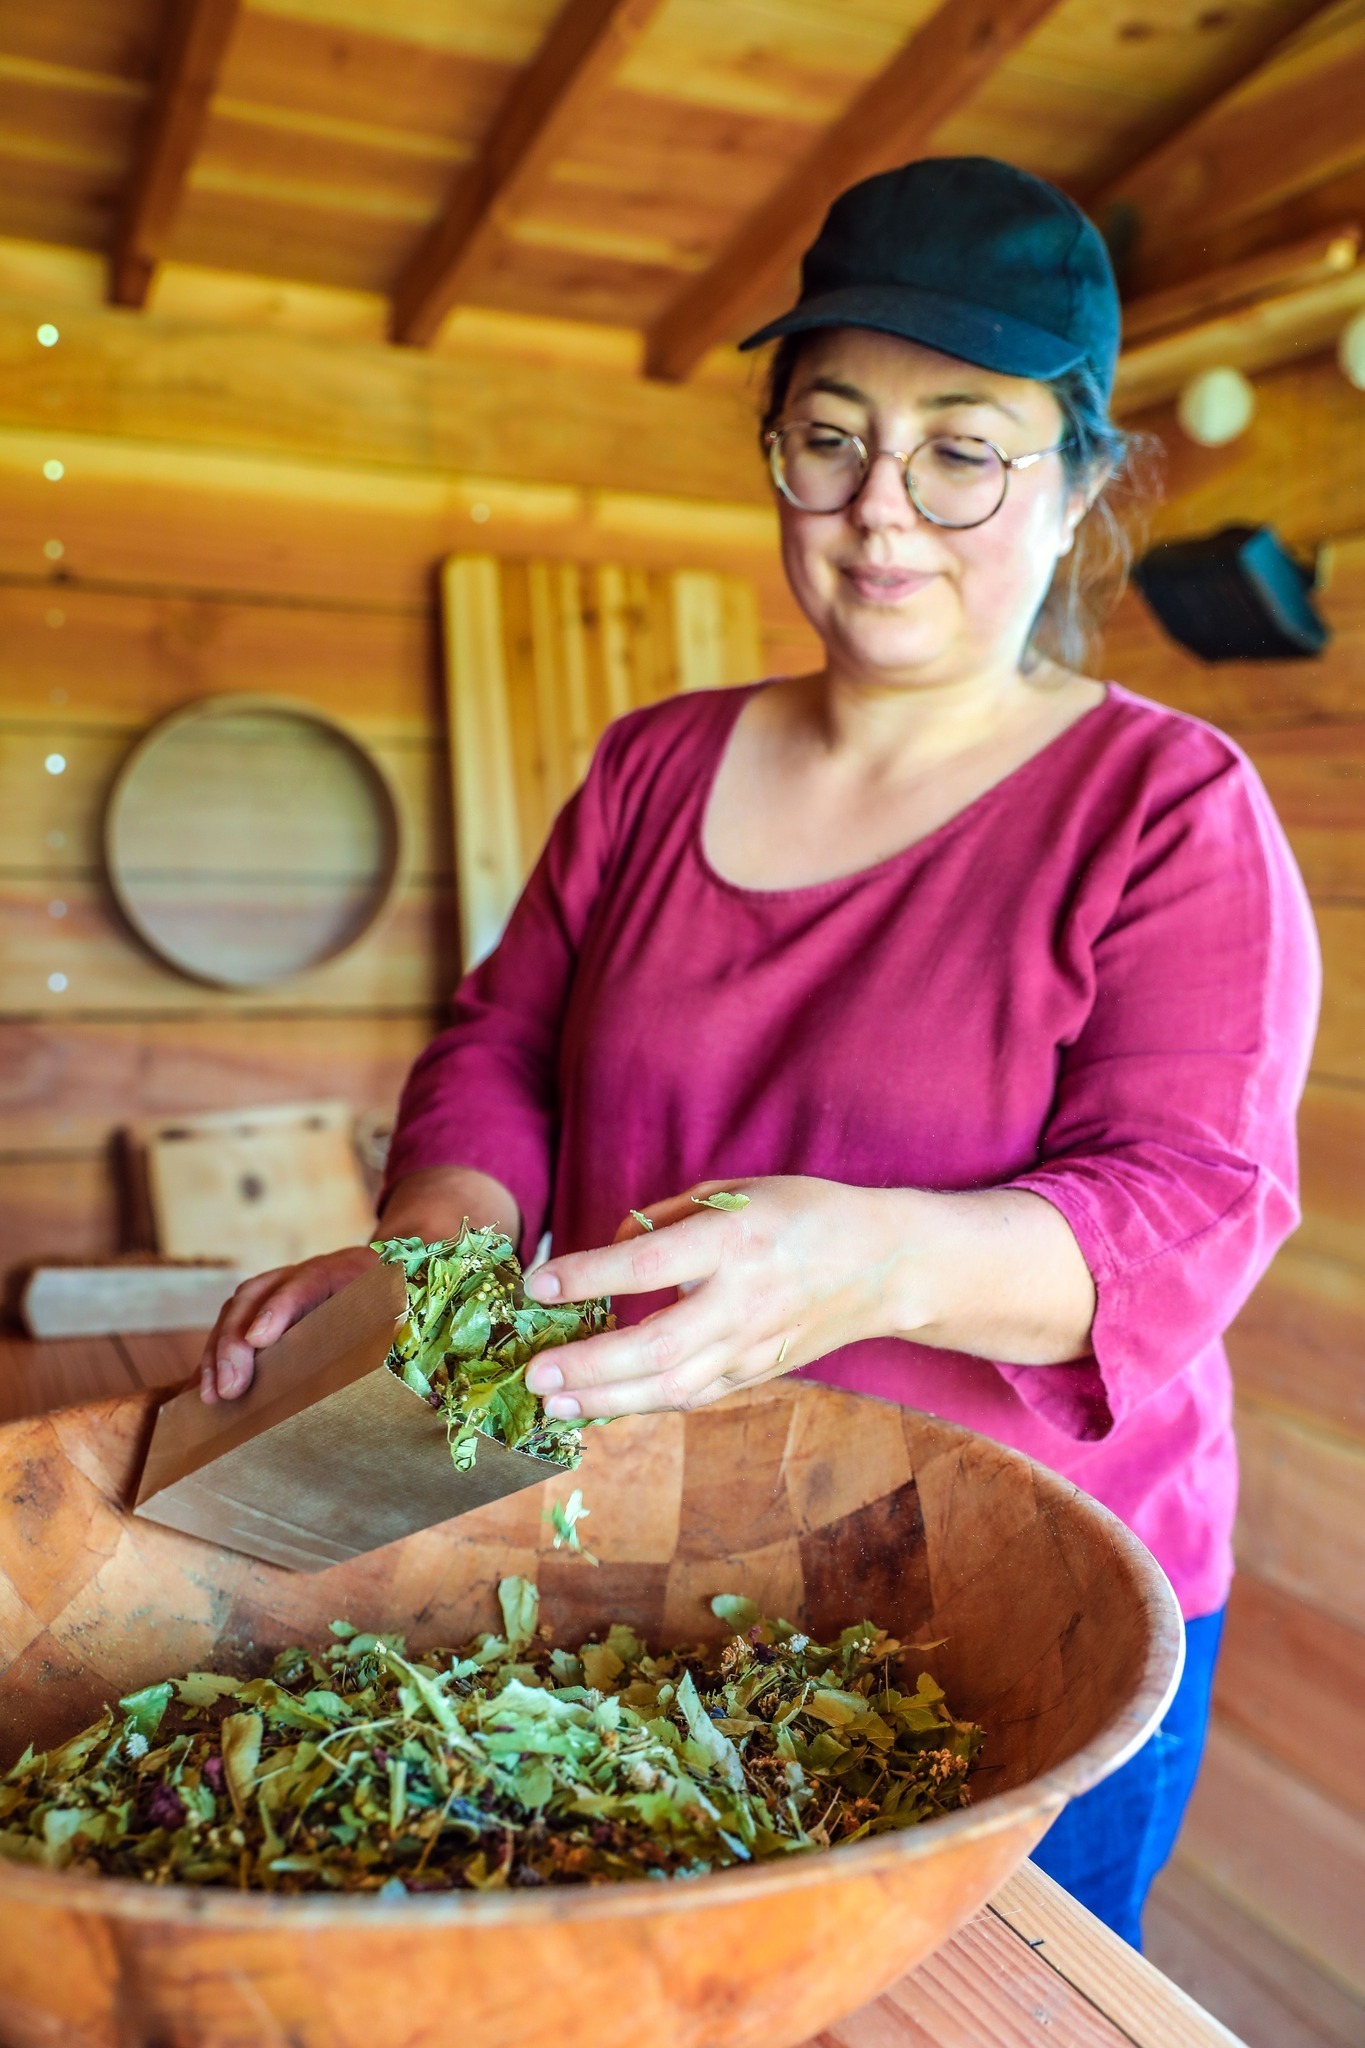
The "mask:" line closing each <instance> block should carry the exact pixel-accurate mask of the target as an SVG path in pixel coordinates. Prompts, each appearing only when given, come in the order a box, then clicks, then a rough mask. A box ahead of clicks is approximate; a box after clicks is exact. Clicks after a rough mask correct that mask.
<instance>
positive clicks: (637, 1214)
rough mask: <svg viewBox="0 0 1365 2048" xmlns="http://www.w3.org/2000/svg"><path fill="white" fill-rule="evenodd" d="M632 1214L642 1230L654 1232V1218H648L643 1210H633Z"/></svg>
mask: <svg viewBox="0 0 1365 2048" xmlns="http://www.w3.org/2000/svg"><path fill="white" fill-rule="evenodd" d="M630 1213H631V1215H632V1216H633V1217H634V1218H635V1221H636V1222H637V1223H638V1224H639V1226H640V1228H641V1230H652V1229H653V1228H654V1223H653V1220H652V1218H650V1217H648V1216H646V1214H645V1212H644V1210H643V1209H632V1210H631V1212H630Z"/></svg>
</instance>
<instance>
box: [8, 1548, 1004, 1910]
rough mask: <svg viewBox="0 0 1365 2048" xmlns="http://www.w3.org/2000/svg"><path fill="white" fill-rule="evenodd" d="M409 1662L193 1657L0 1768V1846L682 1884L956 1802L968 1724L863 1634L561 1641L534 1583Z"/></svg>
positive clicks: (370, 1874) (752, 1615)
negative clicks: (699, 1644) (499, 1619)
mask: <svg viewBox="0 0 1365 2048" xmlns="http://www.w3.org/2000/svg"><path fill="white" fill-rule="evenodd" d="M499 1596H500V1601H501V1606H502V1616H503V1632H502V1634H500V1635H493V1634H486V1635H481V1636H479V1637H477V1638H476V1639H475V1640H474V1641H473V1642H472V1643H469V1644H467V1645H466V1646H465V1647H464V1648H463V1649H462V1650H459V1651H434V1650H431V1651H424V1652H422V1653H420V1654H416V1653H414V1655H413V1656H411V1657H409V1656H408V1654H407V1652H406V1648H405V1645H404V1642H403V1638H402V1637H401V1636H395V1635H371V1634H363V1633H359V1632H358V1631H356V1630H355V1629H354V1628H352V1627H351V1626H350V1624H349V1623H347V1622H342V1621H337V1622H333V1624H332V1635H333V1637H334V1638H335V1640H334V1642H333V1643H332V1644H331V1645H330V1646H329V1647H327V1648H324V1649H315V1650H305V1649H288V1650H284V1651H282V1652H281V1654H280V1655H279V1656H278V1657H277V1658H276V1660H275V1663H274V1665H273V1667H272V1669H271V1671H270V1674H269V1676H268V1677H265V1678H247V1679H235V1678H229V1677H225V1676H221V1675H219V1674H217V1673H212V1672H191V1673H190V1674H189V1675H188V1676H187V1677H185V1678H180V1679H175V1680H172V1681H169V1682H167V1683H166V1684H163V1685H157V1686H148V1687H145V1688H144V1689H143V1690H142V1691H141V1692H138V1693H133V1694H130V1695H129V1696H128V1698H126V1699H124V1700H121V1701H120V1702H119V1705H118V1709H117V1710H115V1709H114V1708H112V1707H106V1709H105V1711H104V1713H103V1715H102V1716H101V1718H100V1719H99V1720H98V1721H97V1722H95V1723H94V1725H93V1726H92V1727H90V1728H87V1729H85V1730H84V1731H83V1732H82V1733H81V1734H79V1735H75V1736H73V1737H72V1738H71V1739H70V1741H68V1742H65V1743H63V1744H61V1745H60V1747H58V1748H56V1749H52V1750H49V1751H47V1752H46V1754H44V1755H35V1754H34V1753H33V1751H32V1749H29V1750H28V1751H26V1752H25V1754H24V1755H23V1756H22V1757H21V1758H20V1760H19V1762H18V1763H17V1764H16V1765H15V1766H14V1768H13V1769H12V1770H11V1771H10V1772H9V1774H8V1776H7V1777H6V1778H4V1779H3V1780H0V1854H2V1855H4V1856H6V1857H9V1858H11V1859H14V1860H16V1861H20V1862H31V1863H37V1864H43V1865H47V1866H48V1867H50V1868H56V1869H73V1870H79V1871H83V1872H89V1873H92V1874H93V1873H103V1874H106V1875H110V1876H118V1877H131V1878H141V1879H142V1880H144V1881H145V1882H147V1883H149V1884H170V1883H184V1884H196V1885H227V1886H234V1887H237V1888H239V1889H242V1890H252V1889H265V1890H269V1891H277V1892H303V1891H318V1890H333V1891H347V1892H360V1891H370V1892H377V1893H379V1894H380V1895H381V1896H385V1897H388V1896H394V1897H399V1896H402V1895H403V1894H404V1893H407V1892H421V1891H449V1890H457V1889H473V1890H477V1891H486V1890H492V1889H497V1888H500V1887H503V1886H509V1885H510V1886H526V1885H542V1884H602V1883H609V1882H614V1881H616V1880H619V1879H624V1878H636V1877H656V1878H658V1877H681V1876H697V1875H700V1874H702V1873H703V1872H706V1871H709V1870H716V1869H721V1868H724V1867H725V1866H727V1865H730V1864H735V1863H745V1862H748V1861H750V1860H751V1859H756V1858H763V1857H771V1856H780V1855H785V1854H789V1853H791V1852H794V1851H800V1850H807V1849H817V1848H828V1847H830V1846H832V1845H835V1844H838V1843H843V1842H852V1841H857V1840H859V1839H860V1838H862V1837H864V1836H867V1835H875V1834H881V1833H884V1832H886V1831H887V1830H890V1829H894V1828H903V1827H908V1826H910V1825H912V1824H913V1823H915V1822H917V1821H921V1820H928V1819H931V1818H932V1817H933V1816H934V1815H936V1814H941V1813H947V1812H950V1811H952V1810H953V1809H954V1808H956V1807H959V1806H961V1805H962V1804H963V1803H964V1802H965V1800H966V1798H967V1790H966V1784H965V1779H966V1775H967V1769H968V1765H969V1764H970V1762H971V1759H972V1758H973V1757H974V1756H975V1754H976V1751H977V1749H978V1747H979V1745H980V1741H981V1731H980V1729H979V1728H976V1727H974V1726H973V1725H972V1724H970V1723H968V1722H962V1721H957V1720H954V1718H953V1716H952V1715H951V1714H950V1712H949V1711H948V1709H947V1707H946V1705H945V1703H944V1698H943V1693H942V1691H941V1690H940V1688H939V1687H938V1686H937V1685H936V1684H935V1683H934V1681H933V1680H932V1679H931V1678H929V1677H927V1676H924V1675H921V1677H920V1678H919V1681H918V1684H917V1685H916V1687H915V1689H914V1690H913V1691H910V1692H906V1691H903V1690H902V1689H901V1684H902V1681H901V1679H900V1677H899V1671H900V1662H901V1658H902V1654H903V1653H902V1649H901V1645H900V1644H899V1643H897V1642H895V1641H893V1640H892V1639H891V1638H890V1637H889V1636H887V1635H885V1634H884V1633H883V1632H882V1631H881V1630H880V1629H878V1628H877V1627H876V1626H875V1624H874V1623H872V1622H860V1623H858V1624H857V1625H856V1626H855V1627H853V1628H847V1629H845V1630H844V1632H843V1634H842V1635H841V1636H840V1637H839V1640H838V1641H837V1642H836V1643H828V1644H821V1643H814V1642H812V1641H811V1640H810V1638H809V1637H808V1636H806V1635H803V1634H801V1633H799V1632H798V1631H797V1630H795V1629H793V1628H792V1627H791V1626H790V1624H788V1623H787V1622H784V1621H769V1620H764V1619H763V1618H762V1617H761V1616H760V1615H759V1613H758V1611H757V1609H756V1608H755V1607H754V1605H753V1603H752V1602H751V1601H749V1600H746V1599H744V1598H742V1597H740V1596H739V1595H735V1594H723V1595H720V1596H718V1597H717V1598H716V1599H715V1600H714V1601H713V1602H712V1603H711V1604H712V1607H713V1608H714V1609H715V1611H716V1613H717V1614H718V1615H719V1616H720V1618H721V1619H722V1620H723V1621H725V1622H726V1623H727V1624H728V1625H729V1626H730V1628H731V1629H732V1630H733V1631H734V1633H733V1634H732V1635H731V1636H730V1638H729V1640H728V1641H727V1642H725V1643H724V1644H722V1645H721V1646H720V1647H719V1648H716V1647H711V1648H708V1649H706V1650H696V1651H690V1652H688V1651H678V1650H669V1651H661V1652H658V1653H657V1654H655V1653H651V1652H650V1651H649V1650H648V1649H647V1648H646V1646H645V1644H644V1643H642V1642H641V1640H640V1638H639V1637H638V1636H637V1635H636V1634H635V1633H634V1631H633V1630H632V1629H630V1628H626V1627H624V1626H621V1625H619V1624H618V1625H617V1626H615V1627H613V1628H611V1629H609V1630H608V1631H607V1633H606V1635H605V1636H604V1637H602V1638H601V1639H600V1640H598V1641H594V1642H590V1643H585V1644H584V1645H583V1647H582V1648H581V1649H580V1650H578V1651H576V1652H571V1651H568V1650H564V1649H560V1648H557V1647H555V1646H554V1645H553V1644H552V1643H551V1641H550V1632H549V1630H548V1629H544V1628H541V1627H539V1625H538V1622H539V1612H538V1599H537V1593H536V1589H535V1587H534V1586H533V1585H531V1584H530V1583H529V1582H528V1581H527V1580H525V1579H517V1578H509V1579H504V1580H503V1582H502V1585H501V1587H500V1588H499Z"/></svg>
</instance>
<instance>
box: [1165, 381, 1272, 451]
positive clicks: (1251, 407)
mask: <svg viewBox="0 0 1365 2048" xmlns="http://www.w3.org/2000/svg"><path fill="white" fill-rule="evenodd" d="M1255 411H1256V392H1255V390H1254V388H1253V386H1252V385H1251V384H1250V383H1249V382H1248V381H1247V379H1246V378H1245V377H1244V376H1243V375H1242V373H1241V371H1240V370H1234V369H1231V368H1229V367H1227V366H1221V367H1219V368H1217V369H1213V370H1201V371H1200V372H1199V375H1198V376H1197V377H1191V379H1190V381H1189V383H1188V384H1187V385H1186V386H1185V388H1184V390H1183V391H1182V392H1181V394H1180V397H1179V398H1178V400H1177V401H1176V408H1175V414H1176V418H1177V419H1178V420H1179V422H1180V425H1181V427H1182V429H1183V431H1184V432H1185V433H1186V434H1188V436H1189V438H1190V439H1191V441H1196V442H1198V444H1199V446H1200V447H1201V448H1222V447H1224V446H1225V445H1226V443H1227V442H1229V441H1235V440H1236V439H1237V436H1238V435H1239V434H1243V433H1245V432H1246V430H1247V428H1248V427H1249V426H1250V424H1251V420H1252V416H1253V414H1254V413H1255Z"/></svg>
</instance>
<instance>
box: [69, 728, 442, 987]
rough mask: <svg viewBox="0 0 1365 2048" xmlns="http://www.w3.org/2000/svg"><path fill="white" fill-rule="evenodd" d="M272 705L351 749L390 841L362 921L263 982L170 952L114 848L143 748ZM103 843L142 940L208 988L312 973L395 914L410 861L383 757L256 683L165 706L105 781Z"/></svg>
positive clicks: (275, 983)
mask: <svg viewBox="0 0 1365 2048" xmlns="http://www.w3.org/2000/svg"><path fill="white" fill-rule="evenodd" d="M251 711H256V712H269V713H272V714H273V715H275V716H276V717H280V718H296V719H300V720H303V721H306V722H307V723H309V724H310V725H317V726H321V727H322V728H323V730H324V731H326V732H329V733H331V735H332V736H333V738H334V739H337V740H340V741H341V742H342V744H343V745H344V746H345V747H346V749H347V751H348V752H349V753H351V754H352V755H354V757H355V758H356V760H357V761H358V762H359V763H360V766H361V767H362V768H363V770H364V771H365V773H366V775H367V776H368V777H369V779H370V781H371V783H372V784H373V786H374V789H375V793H376V796H377V798H378V804H379V808H380V810H381V811H382V813H383V826H384V833H385V838H386V840H387V854H386V858H385V862H384V868H383V872H382V873H381V875H380V876H379V878H378V881H377V883H376V887H375V893H374V897H373V900H372V902H371V905H370V908H369V911H368V913H367V915H366V917H365V921H364V923H363V924H361V925H359V926H358V927H357V928H356V930H355V931H354V932H352V933H351V935H350V937H349V938H346V939H343V940H341V941H340V943H339V944H337V945H334V946H331V947H329V948H328V949H327V951H326V952H323V953H319V954H317V955H316V956H315V957H314V958H313V959H311V960H308V961H305V962H304V963H303V965H302V966H298V967H289V968H286V969H285V970H284V971H283V972H282V973H279V974H272V975H270V976H268V977H267V978H266V979H265V980H264V981H244V980H242V979H241V978H240V977H238V976H234V975H221V974H215V973H214V972H213V971H212V969H210V968H206V967H192V966H190V965H189V964H188V963H187V962H186V961H184V960H182V959H180V958H179V957H178V956H177V955H175V954H174V953H172V952H170V951H169V950H168V948H167V946H166V943H165V941H164V939H162V938H161V937H160V936H159V935H158V934H157V933H156V932H155V931H154V930H153V929H152V927H151V926H150V925H149V924H148V923H147V921H146V919H145V917H144V916H143V913H142V910H141V907H140V905H139V903H138V901H137V898H136V897H135V895H134V894H133V892H132V891H131V890H130V889H129V888H128V886H127V883H126V881H125V878H124V875H123V872H122V862H121V859H120V855H119V850H118V843H117V842H118V832H119V825H120V822H121V819H122V815H123V808H124V805H125V803H126V802H127V798H128V792H129V789H130V787H131V785H132V781H133V777H134V776H135V775H136V773H137V770H138V768H139V766H140V765H141V764H142V762H143V761H144V760H145V759H146V758H147V756H148V754H150V753H151V752H153V750H154V749H155V748H157V747H159V746H161V745H163V744H164V742H165V741H166V740H167V739H169V738H171V737H172V735H173V734H174V733H176V732H178V731H179V730H180V728H181V727H182V726H186V725H194V724H197V723H199V722H201V721H207V720H211V719H215V718H220V719H221V718H228V717H231V716H232V715H233V714H234V713H240V712H251ZM100 836H101V850H102V852H103V856H104V872H105V876H106V879H107V880H108V883H109V889H110V893H111V894H112V896H113V898H114V901H115V903H116V904H117V905H118V907H119V910H120V911H121V913H122V915H123V916H124V918H125V919H126V920H127V922H128V924H129V926H130V927H131V929H132V930H133V931H134V932H135V933H136V935H137V937H138V938H139V939H140V940H141V941H142V944H143V945H144V946H146V947H147V949H148V951H149V952H151V953H153V954H154V955H155V956H156V958H157V959H158V960H159V961H160V962H161V963H162V964H163V966H167V967H170V968H172V969H174V971H175V973H177V974H179V975H183V976H184V978H185V979H186V980H187V981H194V982H198V983H199V984H200V985H201V986H203V987H205V988H220V989H226V990H228V991H232V990H236V991H238V992H239V993H245V992H249V991H251V990H253V989H262V988H284V987H286V986H287V985H288V984H289V983H291V982H294V981H297V980H298V979H299V978H300V977H301V976H302V975H305V974H315V973H316V972H317V971H318V970H319V969H320V968H323V967H330V966H331V964H332V963H333V961H336V960H340V959H341V958H342V957H343V955H345V954H347V953H349V952H350V951H351V950H352V949H353V948H354V947H356V946H358V945H360V944H361V943H362V942H363V941H364V940H366V939H368V938H371V937H372V936H373V935H374V933H375V931H376V930H377V928H378V927H379V925H380V924H381V923H382V922H383V921H384V920H386V919H387V918H388V917H389V916H390V915H391V913H392V911H393V907H394V903H395V901H396V900H397V896H398V890H399V886H400V884H401V883H402V880H403V876H404V871H405V868H406V865H407V854H408V847H407V840H408V830H407V821H406V818H405V816H404V812H403V804H402V800H401V798H400V797H399V794H398V787H397V784H396V783H395V782H394V779H393V777H392V776H391V775H390V773H389V771H388V769H387V768H386V767H385V765H384V763H383V762H382V761H381V760H380V759H379V756H378V755H377V754H376V753H375V752H374V751H373V749H372V748H370V747H368V746H366V744H365V742H364V740H363V739H361V737H360V735H359V734H358V733H356V732H353V731H352V730H351V728H350V726H348V725H347V724H346V723H345V722H344V720H342V719H340V718H337V717H335V716H334V715H333V714H332V713H331V712H330V711H323V710H321V709H319V707H318V706H317V705H316V704H310V703H308V702H307V701H306V700H305V699H303V698H297V697H289V696H286V695H282V694H274V693H271V692H267V691H261V690H214V691H211V692H209V693H208V694H207V695H205V696H203V697H193V698H191V699H190V701H189V702H188V703H187V704H181V705H178V706H177V707H176V709H175V710H173V711H168V712H166V713H165V714H164V715H163V716H162V717H160V718H157V719H154V720H153V722H152V723H151V724H150V725H149V726H147V727H146V728H145V729H144V730H143V731H142V732H140V733H139V734H138V736H137V738H136V739H135V740H134V742H133V744H132V746H131V747H130V748H129V750H128V752H127V754H126V755H125V756H124V758H123V760H122V761H121V762H120V764H119V769H118V773H117V774H116V775H115V777H114V780H113V782H112V784H111V785H110V789H109V794H108V797H107V798H106V800H105V805H104V818H103V823H102V827H101V835H100Z"/></svg>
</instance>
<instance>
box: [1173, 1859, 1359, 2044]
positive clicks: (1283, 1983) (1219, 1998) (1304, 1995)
mask: <svg viewBox="0 0 1365 2048" xmlns="http://www.w3.org/2000/svg"><path fill="white" fill-rule="evenodd" d="M1143 1936H1144V1953H1145V1954H1146V1955H1148V1956H1150V1957H1151V1959H1152V1961H1153V1962H1154V1963H1155V1964H1156V1966H1157V1968H1158V1969H1159V1970H1163V1971H1164V1972H1165V1973H1166V1975H1167V1976H1168V1977H1170V1978H1172V1979H1173V1980H1174V1982H1175V1983H1177V1984H1179V1985H1180V1986H1181V1987H1182V1988H1183V1989H1184V1990H1185V1991H1187V1992H1188V1993H1189V1994H1190V1996H1191V1997H1192V1998H1195V1999H1197V2000H1198V2001H1199V2003H1200V2004H1201V2005H1202V2006H1204V2007H1205V2008H1206V2009H1207V2010H1208V2011H1209V2012H1212V2013H1215V2014H1216V2015H1217V2016H1218V2018H1219V2019H1220V2020H1222V2022H1223V2023H1224V2025H1225V2026H1229V2027H1231V2028H1232V2029H1233V2031H1234V2032H1235V2033H1236V2034H1237V2035H1238V2037H1239V2039H1241V2040H1242V2041H1244V2042H1245V2044H1246V2048H1359V2043H1360V2040H1361V2038H1362V2036H1363V2035H1365V2006H1363V2005H1362V2004H1361V2002H1360V2001H1359V2000H1357V1999H1354V1998H1352V1997H1351V1996H1350V1995H1349V1993H1347V1992H1345V1991H1343V1990H1342V1988H1341V1986H1340V1985H1339V1984H1338V1983H1337V1982H1336V1981H1335V1980H1334V1979H1333V1978H1330V1977H1327V1976H1325V1975H1324V1974H1323V1972H1322V1971H1321V1970H1319V1969H1316V1968H1315V1967H1314V1965H1313V1964H1312V1963H1310V1962H1309V1961H1308V1959H1307V1958H1306V1957H1305V1956H1303V1955H1301V1954H1300V1953H1299V1951H1298V1950H1297V1949H1294V1948H1291V1947H1290V1946H1289V1945H1288V1943H1287V1942H1284V1941H1281V1940H1280V1939H1279V1938H1278V1937H1277V1936H1276V1935H1275V1934H1274V1933H1273V1932H1272V1931H1271V1929H1270V1928H1269V1927H1267V1926H1266V1924H1265V1922H1264V1921H1262V1920H1253V1919H1252V1918H1251V1916H1250V1914H1248V1913H1245V1912H1243V1911H1242V1909H1241V1908H1240V1907H1239V1906H1236V1905H1234V1904H1233V1903H1232V1901H1231V1900H1230V1899H1228V1898H1225V1897H1224V1896H1223V1894H1222V1893H1221V1892H1218V1891H1215V1890H1214V1889H1213V1887H1212V1886H1211V1885H1209V1884H1207V1883H1206V1882H1205V1881H1204V1879H1203V1878H1201V1877H1199V1876H1197V1875H1196V1874H1195V1872H1194V1871H1192V1870H1190V1869H1189V1868H1188V1867H1187V1865H1186V1864H1185V1863H1184V1862H1183V1861H1182V1860H1181V1859H1180V1858H1179V1856H1177V1857H1176V1859H1175V1861H1174V1862H1172V1863H1168V1864H1167V1866H1166V1868H1165V1869H1164V1870H1163V1871H1162V1872H1161V1873H1160V1874H1159V1876H1158V1877H1157V1880H1156V1883H1155V1885H1154V1886H1153V1887H1152V1891H1151V1894H1150V1896H1149V1898H1148V1903H1147V1911H1146V1914H1145V1915H1144V1918H1143Z"/></svg>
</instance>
